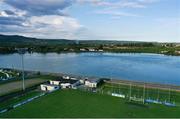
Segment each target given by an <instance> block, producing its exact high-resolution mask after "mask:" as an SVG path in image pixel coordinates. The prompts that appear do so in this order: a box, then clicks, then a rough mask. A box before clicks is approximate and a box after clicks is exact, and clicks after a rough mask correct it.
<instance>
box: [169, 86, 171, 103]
mask: <svg viewBox="0 0 180 119" xmlns="http://www.w3.org/2000/svg"><path fill="white" fill-rule="evenodd" d="M170 101H171V88H169V102H170Z"/></svg>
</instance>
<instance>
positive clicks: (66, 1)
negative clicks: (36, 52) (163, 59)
mask: <svg viewBox="0 0 180 119" xmlns="http://www.w3.org/2000/svg"><path fill="white" fill-rule="evenodd" d="M0 34H6V35H23V36H28V37H36V38H45V39H72V40H121V41H155V42H180V0H0Z"/></svg>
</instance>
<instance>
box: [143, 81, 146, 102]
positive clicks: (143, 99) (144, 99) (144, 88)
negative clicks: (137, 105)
mask: <svg viewBox="0 0 180 119" xmlns="http://www.w3.org/2000/svg"><path fill="white" fill-rule="evenodd" d="M145 91H146V84H144V90H143V103H144V100H145Z"/></svg>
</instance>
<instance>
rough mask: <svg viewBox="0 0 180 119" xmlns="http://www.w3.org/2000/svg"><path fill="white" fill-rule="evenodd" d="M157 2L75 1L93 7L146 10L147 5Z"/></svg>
mask: <svg viewBox="0 0 180 119" xmlns="http://www.w3.org/2000/svg"><path fill="white" fill-rule="evenodd" d="M157 1H159V0H117V1H116V2H115V1H113V0H112V1H107V0H77V2H78V3H81V4H83V3H88V4H92V5H95V6H106V7H112V8H146V5H147V4H150V3H153V2H157Z"/></svg>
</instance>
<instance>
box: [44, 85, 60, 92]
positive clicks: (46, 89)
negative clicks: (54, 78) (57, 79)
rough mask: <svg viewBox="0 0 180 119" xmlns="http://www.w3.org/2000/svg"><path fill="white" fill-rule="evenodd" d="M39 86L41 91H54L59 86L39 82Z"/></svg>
mask: <svg viewBox="0 0 180 119" xmlns="http://www.w3.org/2000/svg"><path fill="white" fill-rule="evenodd" d="M40 88H41V90H42V91H50V92H51V91H55V90H57V89H59V86H57V85H49V84H41V85H40Z"/></svg>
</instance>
